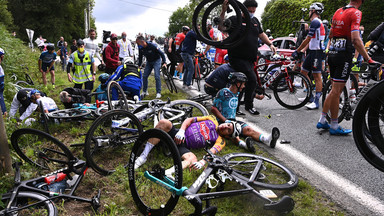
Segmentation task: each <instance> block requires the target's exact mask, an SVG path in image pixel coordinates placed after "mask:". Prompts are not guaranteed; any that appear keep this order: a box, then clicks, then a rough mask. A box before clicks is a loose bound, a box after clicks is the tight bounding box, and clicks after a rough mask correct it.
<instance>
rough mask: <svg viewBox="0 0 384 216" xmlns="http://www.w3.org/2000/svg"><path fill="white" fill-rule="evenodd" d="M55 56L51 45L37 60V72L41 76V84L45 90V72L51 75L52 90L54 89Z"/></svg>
mask: <svg viewBox="0 0 384 216" xmlns="http://www.w3.org/2000/svg"><path fill="white" fill-rule="evenodd" d="M56 56H57V54H56V53H55V47H54V46H53V45H48V46H47V51H44V52H42V53H41V55H40V58H39V62H38V63H39V71H40V72H41V74H42V76H43V83H44V86H45V88H47V72H48V71H49V73H50V74H51V82H52V88H55V65H54V64H55V60H56Z"/></svg>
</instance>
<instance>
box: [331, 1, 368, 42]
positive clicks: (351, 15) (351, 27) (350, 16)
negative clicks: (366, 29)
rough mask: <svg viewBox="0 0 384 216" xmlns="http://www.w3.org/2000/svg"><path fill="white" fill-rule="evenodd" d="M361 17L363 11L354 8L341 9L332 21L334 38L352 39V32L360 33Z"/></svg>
mask: <svg viewBox="0 0 384 216" xmlns="http://www.w3.org/2000/svg"><path fill="white" fill-rule="evenodd" d="M361 16H362V13H361V11H359V10H358V9H356V8H354V7H348V6H346V7H343V8H339V9H338V10H337V11H336V13H335V14H334V15H333V19H332V33H333V37H336V38H348V39H351V32H352V31H359V27H360V21H361Z"/></svg>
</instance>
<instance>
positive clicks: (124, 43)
mask: <svg viewBox="0 0 384 216" xmlns="http://www.w3.org/2000/svg"><path fill="white" fill-rule="evenodd" d="M117 43H118V44H119V46H120V51H119V59H120V61H123V60H124V58H127V57H133V51H132V44H131V41H130V40H129V39H128V40H127V33H125V32H123V33H121V39H120V40H119V41H118V42H117Z"/></svg>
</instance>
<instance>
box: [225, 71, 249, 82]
mask: <svg viewBox="0 0 384 216" xmlns="http://www.w3.org/2000/svg"><path fill="white" fill-rule="evenodd" d="M228 79H229V83H231V84H234V83H237V82H247V81H248V78H247V76H245V74H243V73H241V72H233V73H230V74H229V76H228Z"/></svg>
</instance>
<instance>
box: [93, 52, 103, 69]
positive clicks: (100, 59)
mask: <svg viewBox="0 0 384 216" xmlns="http://www.w3.org/2000/svg"><path fill="white" fill-rule="evenodd" d="M96 58H97V59H99V61H100V62H101V63H102V62H103V59H102V58H101V57H100V48H99V46H97V47H96ZM94 71H96V70H94Z"/></svg>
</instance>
